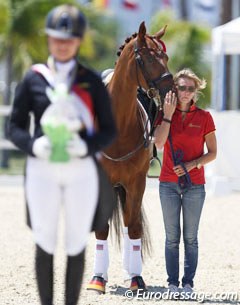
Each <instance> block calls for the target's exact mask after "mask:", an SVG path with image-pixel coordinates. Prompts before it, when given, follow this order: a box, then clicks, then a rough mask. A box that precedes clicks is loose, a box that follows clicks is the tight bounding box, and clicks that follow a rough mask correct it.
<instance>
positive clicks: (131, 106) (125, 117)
mask: <svg viewBox="0 0 240 305" xmlns="http://www.w3.org/2000/svg"><path fill="white" fill-rule="evenodd" d="M165 28H166V27H165ZM165 28H163V29H161V30H160V31H159V32H158V33H156V34H155V35H153V36H150V35H148V34H146V27H145V24H144V22H143V23H142V24H141V25H140V27H139V31H138V33H136V34H133V35H132V37H130V38H127V39H126V40H125V44H124V45H123V46H122V47H120V52H119V53H118V55H119V59H118V61H117V62H116V66H115V69H114V73H113V76H112V78H111V80H110V82H109V83H108V90H109V93H110V95H111V98H112V108H113V113H114V115H115V119H116V124H117V128H118V137H117V139H116V141H115V142H114V143H113V144H112V146H110V148H108V149H107V150H106V151H105V152H104V153H103V159H102V164H103V167H104V169H105V170H106V172H107V174H108V176H109V178H110V180H111V183H112V185H113V187H115V188H116V190H117V194H118V196H119V199H120V202H121V207H122V212H123V223H124V228H123V233H124V234H123V267H124V271H125V273H126V275H127V277H126V278H125V279H129V280H131V285H130V289H132V290H133V291H134V290H136V289H139V288H143V289H145V284H144V281H143V279H142V277H141V272H142V256H141V249H142V244H141V240H142V236H143V213H142V198H143V194H144V190H145V185H146V175H147V172H148V169H149V161H150V157H151V154H150V145H149V140H148V136H147V137H146V135H148V132H147V129H146V124H144V123H143V122H142V118H141V117H142V116H141V115H140V110H139V105H138V103H137V88H139V87H140V88H143V90H145V92H146V93H147V94H148V96H149V97H150V98H153V99H154V100H155V101H156V100H158V101H159V100H160V98H161V99H162V100H163V98H164V96H165V95H166V93H167V92H168V91H169V90H170V89H171V88H172V86H173V79H172V75H171V73H169V70H168V67H167V61H168V56H167V54H166V49H165V45H164V43H163V42H162V40H161V37H162V36H163V35H164V33H165ZM108 233H109V227H107V228H106V230H103V231H101V232H95V235H96V239H97V240H96V250H95V266H94V276H93V278H92V280H91V282H90V283H89V285H88V289H89V290H96V291H98V292H99V293H104V292H105V283H106V281H107V280H108V278H107V271H108V264H109V255H108V245H107V238H108Z"/></svg>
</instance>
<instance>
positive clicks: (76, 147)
mask: <svg viewBox="0 0 240 305" xmlns="http://www.w3.org/2000/svg"><path fill="white" fill-rule="evenodd" d="M67 152H68V153H69V155H70V157H73V158H76V157H85V156H86V155H87V152H88V147H87V144H86V142H85V141H84V140H83V139H82V138H81V137H79V135H77V134H76V135H74V137H73V139H72V140H70V141H69V142H68V144H67Z"/></svg>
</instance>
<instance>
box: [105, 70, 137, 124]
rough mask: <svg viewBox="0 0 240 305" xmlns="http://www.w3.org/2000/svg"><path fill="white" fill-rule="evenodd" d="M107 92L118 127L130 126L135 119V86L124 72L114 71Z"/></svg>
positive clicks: (134, 122)
mask: <svg viewBox="0 0 240 305" xmlns="http://www.w3.org/2000/svg"><path fill="white" fill-rule="evenodd" d="M109 92H110V95H111V97H112V105H113V112H114V114H115V118H116V122H117V126H118V128H121V129H123V128H124V129H126V127H129V128H131V126H133V125H134V124H136V121H137V86H136V85H135V84H133V82H132V80H131V79H130V77H129V76H128V75H126V73H118V71H115V72H114V76H113V78H112V81H111V82H110V84H109Z"/></svg>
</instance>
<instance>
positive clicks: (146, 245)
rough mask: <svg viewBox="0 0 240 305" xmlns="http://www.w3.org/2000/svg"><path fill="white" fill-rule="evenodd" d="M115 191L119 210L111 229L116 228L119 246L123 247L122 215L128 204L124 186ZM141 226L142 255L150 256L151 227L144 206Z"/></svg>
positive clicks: (114, 213) (112, 220)
mask: <svg viewBox="0 0 240 305" xmlns="http://www.w3.org/2000/svg"><path fill="white" fill-rule="evenodd" d="M114 190H115V192H116V194H117V198H118V205H117V208H116V209H115V210H114V212H113V216H112V219H111V228H112V227H113V228H114V232H115V234H116V239H117V244H118V246H119V247H120V246H121V236H122V226H123V220H122V215H123V211H124V208H125V203H126V190H125V188H124V187H123V186H122V185H117V186H115V187H114ZM140 217H141V224H142V237H141V239H142V255H143V257H145V256H146V255H150V253H151V250H152V244H151V238H150V232H149V225H148V221H147V217H146V213H145V211H144V208H143V206H142V207H141V211H140Z"/></svg>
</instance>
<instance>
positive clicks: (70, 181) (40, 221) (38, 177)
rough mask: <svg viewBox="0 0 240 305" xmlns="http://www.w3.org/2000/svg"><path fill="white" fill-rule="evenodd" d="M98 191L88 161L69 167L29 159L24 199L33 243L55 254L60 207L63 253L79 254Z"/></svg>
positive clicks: (93, 169)
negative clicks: (63, 224) (62, 219)
mask: <svg viewBox="0 0 240 305" xmlns="http://www.w3.org/2000/svg"><path fill="white" fill-rule="evenodd" d="M98 188H99V184H98V174H97V168H96V164H95V162H94V161H93V159H92V158H91V157H87V158H84V159H74V160H71V161H69V162H68V163H50V162H48V161H43V160H39V159H36V158H32V157H29V158H28V160H27V168H26V199H27V204H28V207H29V212H30V218H31V225H32V230H33V236H34V240H35V242H36V243H37V244H38V245H39V246H40V247H41V248H42V249H43V250H45V251H46V252H48V253H49V254H54V251H55V247H56V243H57V229H58V219H59V214H60V207H61V205H62V206H63V209H64V219H65V242H66V252H67V254H68V255H77V254H79V253H80V252H82V251H83V249H84V248H85V246H86V244H87V239H88V236H89V232H90V231H91V226H92V221H93V217H94V215H95V210H96V205H97V201H98V193H99V189H98Z"/></svg>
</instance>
